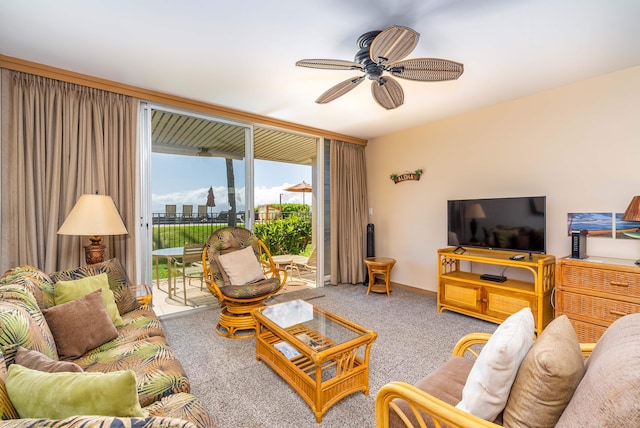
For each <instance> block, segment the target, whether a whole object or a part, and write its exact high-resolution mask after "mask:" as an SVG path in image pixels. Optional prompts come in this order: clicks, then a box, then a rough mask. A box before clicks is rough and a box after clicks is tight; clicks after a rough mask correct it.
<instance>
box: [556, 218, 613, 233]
mask: <svg viewBox="0 0 640 428" xmlns="http://www.w3.org/2000/svg"><path fill="white" fill-rule="evenodd" d="M572 230H586V231H587V235H588V236H589V237H596V238H613V215H612V214H611V213H568V214H567V236H571V231H572Z"/></svg>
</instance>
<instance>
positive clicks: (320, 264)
mask: <svg viewBox="0 0 640 428" xmlns="http://www.w3.org/2000/svg"><path fill="white" fill-rule="evenodd" d="M153 110H163V111H166V112H169V113H175V114H180V115H186V116H192V117H196V118H201V119H203V120H210V121H218V122H221V123H227V124H230V125H234V126H238V127H243V128H244V129H245V165H244V166H245V194H244V197H245V213H244V214H245V215H244V218H245V227H247V228H248V229H250V230H253V225H254V216H253V215H249V213H253V212H254V186H255V183H254V140H253V135H254V125H253V124H251V123H246V122H241V121H234V120H230V119H227V118H223V117H219V116H215V115H211V114H206V113H199V112H196V111H193V110H188V109H181V108H178V107H172V106H167V105H164V104H158V103H153V102H147V101H141V102H140V105H139V121H138V124H139V129H138V145H137V147H138V150H137V153H136V157H137V159H136V162H137V164H138V165H139V173H138V174H137V176H136V218H138V219H139V223H138V242H137V250H136V266H138V268H137V269H136V278H135V280H136V283H137V284H153V281H152V266H153V260H152V256H151V252H152V250H153V245H152V234H153V226H152V225H153V218H152V217H153V215H152V202H151V168H152V165H151V158H152V156H151V154H152V150H153V147H152V146H153V142H152V129H151V128H152V123H151V113H152V111H153ZM283 132H293V131H288V130H286V129H283ZM324 146H325V139H324V138H321V137H317V146H316V160H315V163H314V164H313V165H312V186H313V193H312V198H313V202H312V210H313V211H312V219H313V220H312V221H313V225H312V230H313V233H314V234H315V236H314V238H315V240H314V242H315V245H316V246H317V271H316V287H322V286H324V282H325V280H326V279H328V278H325V275H324V272H325V269H324V268H325V266H326V264H325V257H324V254H325V248H329V245H328V242H325V239H324V237H325V235H326V234H325V228H327V227H328V225H325V221H329V219H328V218H326V219H325V215H324V208H323V205H324V203H323V201H324V198H325V195H324V193H325V192H324V189H325V186H324V182H325V180H327V179H328V177H325V175H326V174H325V171H324V170H325V168H324V163H325V161H328V160H325V150H324Z"/></svg>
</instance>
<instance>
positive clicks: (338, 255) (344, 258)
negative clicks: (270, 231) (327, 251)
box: [330, 140, 367, 285]
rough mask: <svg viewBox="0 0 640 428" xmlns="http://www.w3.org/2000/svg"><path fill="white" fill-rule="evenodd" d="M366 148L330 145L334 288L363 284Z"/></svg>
mask: <svg viewBox="0 0 640 428" xmlns="http://www.w3.org/2000/svg"><path fill="white" fill-rule="evenodd" d="M364 150H365V147H364V146H360V145H357V144H351V143H345V142H343V141H335V140H334V141H331V151H330V159H331V160H330V165H331V167H330V168H331V169H330V171H331V173H330V175H331V182H330V183H331V184H330V198H331V199H330V204H331V277H330V282H331V284H334V285H335V284H357V283H361V282H363V281H364V261H363V259H364V258H365V257H366V246H367V243H366V227H367V183H366V177H367V174H366V164H365V155H364Z"/></svg>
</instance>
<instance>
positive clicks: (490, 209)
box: [447, 196, 546, 253]
mask: <svg viewBox="0 0 640 428" xmlns="http://www.w3.org/2000/svg"><path fill="white" fill-rule="evenodd" d="M545 213H546V197H545V196H529V197H517V198H488V199H460V200H450V201H447V223H448V229H447V230H448V239H447V242H448V245H451V246H456V247H463V248H464V247H476V248H490V249H496V250H510V251H523V252H530V253H544V252H545V249H546V242H545V241H546V233H545V229H546V221H545V217H546V215H545Z"/></svg>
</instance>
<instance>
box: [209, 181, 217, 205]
mask: <svg viewBox="0 0 640 428" xmlns="http://www.w3.org/2000/svg"><path fill="white" fill-rule="evenodd" d="M207 206H208V207H215V206H216V198H215V196H213V186H211V187H209V194H207Z"/></svg>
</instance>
